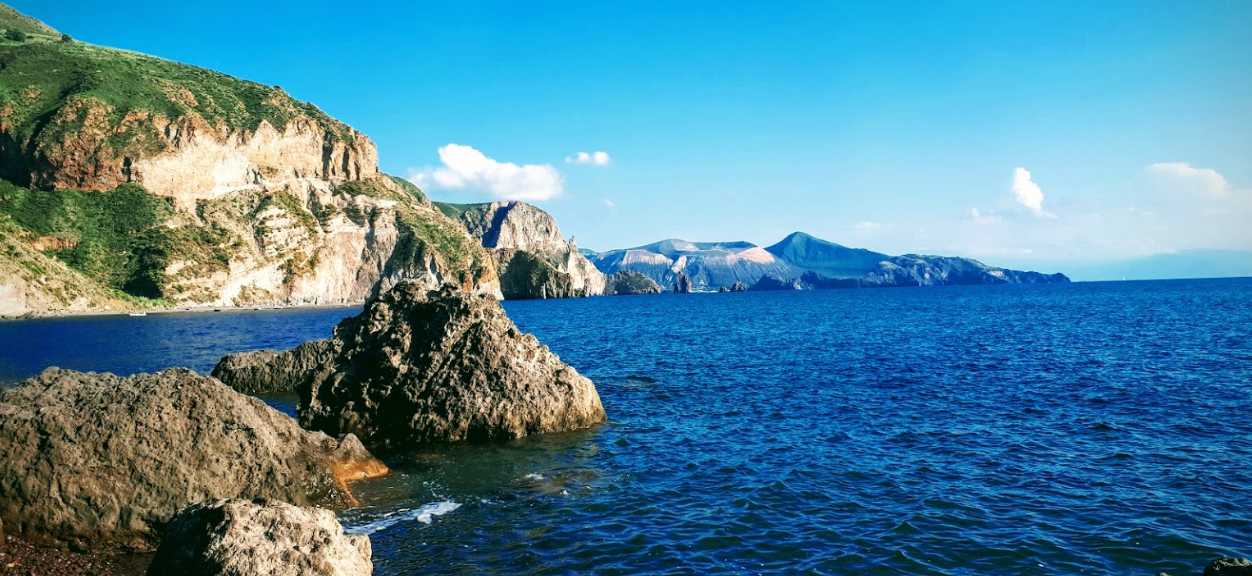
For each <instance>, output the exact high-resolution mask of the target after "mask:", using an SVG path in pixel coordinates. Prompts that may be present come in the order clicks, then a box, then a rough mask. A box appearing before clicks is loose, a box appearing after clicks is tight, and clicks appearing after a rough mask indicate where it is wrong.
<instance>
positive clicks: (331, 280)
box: [165, 177, 500, 306]
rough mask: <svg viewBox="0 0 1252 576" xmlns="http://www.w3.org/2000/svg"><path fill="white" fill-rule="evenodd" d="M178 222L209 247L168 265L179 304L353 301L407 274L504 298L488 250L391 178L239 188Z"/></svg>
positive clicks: (170, 289) (168, 293)
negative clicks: (207, 239)
mask: <svg viewBox="0 0 1252 576" xmlns="http://www.w3.org/2000/svg"><path fill="white" fill-rule="evenodd" d="M406 196H407V197H406ZM179 220H180V222H179V223H178V224H180V225H181V226H182V227H185V229H187V230H188V231H189V232H190V233H197V234H210V235H214V237H213V239H212V240H213V243H214V245H213V249H212V250H208V251H205V250H203V249H200V250H184V251H181V252H179V254H178V257H176V258H172V259H171V260H170V261H169V263H168V265H167V267H166V269H165V276H166V279H167V284H166V290H165V297H166V298H167V299H168V300H170V301H172V302H174V303H176V304H184V303H186V304H203V303H208V304H213V305H222V306H273V305H303V304H316V305H325V304H354V303H359V302H362V301H364V300H365V299H366V298H367V297H369V296H370V295H372V294H374V293H376V292H379V291H385V290H387V289H389V288H390V287H391V286H393V285H395V284H396V283H397V282H400V281H402V280H410V279H412V280H418V281H420V282H422V283H424V284H425V285H427V286H428V287H430V288H435V287H438V286H440V285H442V284H444V283H451V284H455V285H457V286H459V287H461V288H462V289H464V290H466V291H467V292H471V293H478V294H488V295H492V296H495V297H500V292H499V284H498V281H497V279H496V274H495V266H494V264H493V262H492V259H491V257H490V256H489V255H488V254H487V253H486V251H485V250H483V249H482V248H481V247H479V246H478V245H477V244H476V243H475V242H474V241H473V240H472V239H471V238H469V236H468V235H466V234H465V233H464V232H463V231H462V230H460V229H459V227H458V226H457V225H456V223H454V222H452V221H450V220H448V219H447V218H446V217H445V216H443V215H442V214H440V213H439V211H438V210H436V209H434V208H433V207H432V206H430V205H429V204H428V203H424V202H421V201H419V199H417V198H415V197H412V196H409V195H408V193H407V192H406V191H405V190H403V189H402V188H401V187H400V186H399V185H398V184H396V183H395V182H394V181H392V180H390V179H389V178H387V177H376V178H372V179H370V180H365V181H360V182H353V183H351V185H339V186H335V185H332V184H331V183H329V182H327V181H325V180H318V179H296V180H294V181H291V182H288V183H286V184H285V185H284V186H283V187H282V188H281V189H278V190H270V189H244V190H239V191H235V192H232V193H229V194H226V195H224V196H221V197H218V198H214V199H211V200H200V201H198V202H197V205H196V210H195V212H194V214H193V213H180V216H179ZM222 254H227V255H228V257H226V258H222Z"/></svg>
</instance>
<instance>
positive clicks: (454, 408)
mask: <svg viewBox="0 0 1252 576" xmlns="http://www.w3.org/2000/svg"><path fill="white" fill-rule="evenodd" d="M314 348H315V349H316V351H317V352H316V353H315V354H309V353H308V352H307V350H310V349H314ZM302 349H305V350H304V351H302ZM293 354H300V355H304V358H301V359H288V358H286V357H285V355H293ZM308 358H317V359H320V360H319V361H320V364H318V365H317V366H308V363H307V359H308ZM263 360H264V361H265V362H268V363H269V366H270V368H271V369H270V370H258V368H257V367H256V365H255V363H252V362H248V361H247V360H246V359H243V358H236V359H233V360H231V361H230V363H229V364H231V365H238V366H247V367H248V368H247V370H249V371H251V372H252V373H254V374H257V373H260V374H264V375H265V378H268V379H271V380H278V381H292V380H293V379H294V380H295V381H297V382H298V384H297V385H296V390H297V391H298V393H299V395H300V406H299V415H300V423H301V424H302V425H303V426H305V427H306V428H309V429H312V430H321V431H324V432H326V433H328V434H332V435H338V434H345V433H352V434H356V435H357V436H359V437H360V438H361V439H362V440H363V441H364V442H365V443H366V445H368V446H370V447H371V448H377V449H381V450H388V451H393V450H401V449H404V448H408V447H412V446H416V445H420V444H424V443H430V442H450V441H462V440H470V441H492V440H507V439H514V438H520V437H523V436H527V435H530V434H536V433H541V432H558V431H567V430H578V429H583V428H588V427H590V426H593V425H595V424H598V423H600V422H603V421H604V419H605V413H604V407H603V406H602V405H601V403H600V396H599V394H597V393H596V388H595V385H594V384H592V382H591V381H590V380H588V379H587V378H585V377H583V376H582V375H580V374H579V373H578V371H576V370H574V369H573V368H571V367H570V366H568V365H566V364H565V363H563V362H561V360H560V358H558V357H557V355H556V354H553V353H552V352H551V351H550V350H548V348H547V347H546V346H544V345H543V344H541V343H539V341H538V340H536V339H535V337H534V336H532V335H529V334H523V333H522V332H520V331H519V330H518V329H517V327H516V326H515V325H514V324H513V322H512V321H511V320H509V318H508V316H506V315H505V313H504V309H503V308H501V307H500V304H499V302H497V301H496V300H495V299H493V298H490V297H485V296H476V295H471V294H466V293H465V292H464V291H461V290H457V289H455V288H454V287H450V286H445V287H444V288H442V289H440V290H435V291H428V290H426V289H425V287H424V286H423V285H422V284H421V283H416V282H406V283H401V284H399V285H397V286H396V287H395V288H393V289H391V290H389V291H388V292H386V293H384V294H383V295H381V296H379V297H377V298H374V299H372V300H371V301H370V302H368V303H367V304H366V305H365V310H364V311H362V312H361V314H360V315H358V316H355V317H353V318H349V319H346V320H344V321H343V322H341V323H340V324H339V326H338V327H336V328H335V333H334V336H333V337H332V338H330V339H329V340H326V341H324V342H322V343H306V344H305V345H304V346H302V347H301V348H297V349H295V350H293V351H289V352H284V353H282V354H279V355H277V357H273V356H268V355H267V356H266V357H265V358H264V359H263ZM227 364H228V363H227V362H223V363H221V364H219V366H218V369H217V370H216V371H215V373H218V374H220V375H221V377H222V378H225V379H227V380H231V381H238V380H240V378H237V377H236V376H234V375H232V374H230V373H229V372H230V370H229V367H228V366H227ZM295 366H298V367H300V368H299V369H298V370H299V373H298V374H294V375H284V374H283V372H284V371H286V370H289V369H290V368H288V367H295Z"/></svg>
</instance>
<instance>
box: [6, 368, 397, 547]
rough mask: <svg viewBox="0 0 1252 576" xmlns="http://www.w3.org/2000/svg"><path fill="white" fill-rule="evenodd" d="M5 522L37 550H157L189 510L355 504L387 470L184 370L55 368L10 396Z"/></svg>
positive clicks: (361, 452) (358, 448) (357, 447)
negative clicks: (232, 502)
mask: <svg viewBox="0 0 1252 576" xmlns="http://www.w3.org/2000/svg"><path fill="white" fill-rule="evenodd" d="M0 454H4V457H3V458H0V518H2V519H3V522H4V525H5V527H6V529H7V530H9V531H10V533H13V534H18V535H21V536H24V537H27V538H28V539H31V540H33V541H36V542H45V543H54V544H69V545H71V546H75V547H85V546H86V545H87V544H90V545H91V546H92V547H94V548H101V547H119V548H131V549H148V548H151V546H152V545H153V543H154V541H155V539H156V537H157V536H158V534H159V532H160V529H161V527H162V526H163V525H164V523H165V522H167V521H168V520H169V519H170V518H171V517H173V516H174V514H175V513H177V512H178V511H179V510H182V509H183V508H185V507H186V506H188V505H191V504H194V503H197V502H204V501H210V500H216V499H220V498H270V499H276V500H282V501H287V502H292V503H297V504H310V503H323V504H327V505H342V504H348V503H351V502H352V496H351V493H350V492H349V491H348V488H347V484H346V483H347V481H349V480H354V479H359V478H364V477H369V476H376V475H381V474H384V473H386V472H387V468H386V466H384V465H383V464H382V463H381V462H379V461H378V460H376V459H374V458H373V457H372V456H371V455H370V454H369V452H367V451H366V450H365V448H364V446H363V445H362V444H361V443H360V441H358V440H357V439H356V438H355V437H352V436H346V437H344V438H343V439H342V440H338V441H337V440H335V439H334V438H331V437H330V436H327V435H325V434H321V433H315V432H308V431H305V430H302V429H300V427H299V426H298V425H297V424H296V422H295V421H294V420H292V419H291V418H290V417H288V416H286V415H284V414H282V413H280V412H278V411H277V410H274V409H273V408H270V407H269V406H267V405H266V404H265V403H264V402H262V401H260V400H257V399H255V398H251V397H248V396H245V395H243V394H239V393H238V392H235V391H234V390H231V389H230V388H227V387H226V386H225V385H223V384H222V383H221V382H218V381H217V380H214V379H212V378H207V377H204V376H200V375H197V374H196V373H194V372H191V371H189V370H182V369H175V370H166V371H163V372H158V373H155V374H138V375H135V376H131V377H129V378H121V377H118V376H115V375H113V374H97V373H83V372H75V371H72V370H62V369H58V368H50V369H48V370H45V371H44V372H43V373H42V374H40V375H39V376H37V377H35V378H32V379H30V380H27V381H25V382H23V383H21V384H20V385H19V386H17V387H15V388H12V389H8V390H4V391H3V392H0Z"/></svg>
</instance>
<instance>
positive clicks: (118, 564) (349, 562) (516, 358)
mask: <svg viewBox="0 0 1252 576" xmlns="http://www.w3.org/2000/svg"><path fill="white" fill-rule="evenodd" d="M214 375H215V376H217V377H220V378H221V380H219V379H218V378H216V377H206V376H201V375H198V374H196V373H195V372H192V371H190V370H185V369H170V370H164V371H161V372H157V373H153V374H136V375H134V376H130V377H126V378H122V377H119V376H115V375H112V374H102V373H84V372H76V371H72V370H63V369H59V368H49V369H47V370H45V371H44V372H43V373H42V374H40V375H39V376H36V377H35V378H31V379H28V380H26V381H23V382H22V383H20V384H19V385H17V386H16V387H13V388H8V389H5V390H2V391H0V452H3V453H4V454H6V458H4V459H2V460H0V521H2V522H3V524H0V526H3V527H4V529H6V530H7V532H8V535H7V536H6V537H4V538H3V539H0V541H2V542H4V548H3V550H0V553H3V554H4V556H3V557H2V558H3V559H5V562H0V569H2V570H0V572H2V573H19V574H20V573H24V572H23V571H24V570H25V571H27V572H28V573H35V574H138V573H141V572H143V571H145V570H146V571H147V573H148V574H167V573H187V574H238V575H243V574H258V575H259V574H292V575H296V574H322V575H326V576H348V575H351V576H357V575H363V574H370V573H371V572H372V564H371V560H370V544H369V539H368V537H366V536H350V535H345V534H344V532H343V529H342V527H341V526H340V525H339V523H338V521H337V520H336V519H335V515H334V512H333V511H334V510H336V509H342V508H348V507H354V506H358V505H360V503H359V502H358V501H357V500H356V498H355V497H354V496H353V494H352V490H351V487H350V484H351V483H352V482H355V481H359V480H364V479H368V478H374V477H378V476H382V475H385V474H387V473H388V472H389V470H388V468H387V466H386V465H385V464H384V463H383V462H382V461H380V460H378V459H377V458H375V457H374V456H373V455H372V454H371V452H370V451H369V450H368V449H367V448H366V445H368V446H370V447H371V448H372V449H375V450H379V451H380V452H386V453H395V452H400V451H404V450H409V449H412V448H417V447H420V446H421V445H423V444H428V443H435V442H456V441H471V442H473V441H479V442H483V441H495V440H502V439H510V438H518V437H521V436H525V435H529V434H537V433H543V432H555V431H565V430H574V429H583V428H587V427H591V426H594V425H596V424H598V423H600V422H603V421H604V419H605V412H604V408H603V406H602V405H601V404H600V398H599V395H598V394H597V392H596V390H595V386H594V384H593V383H592V382H591V381H590V380H588V379H586V378H585V377H583V376H581V375H579V374H578V372H577V371H575V370H574V369H573V368H571V367H569V366H567V365H565V364H564V363H563V362H561V361H560V359H559V358H557V357H556V355H555V354H552V353H551V351H549V350H548V349H547V348H546V347H544V346H543V345H542V344H540V343H539V342H538V341H537V340H536V339H535V338H534V337H533V336H531V335H528V334H523V333H521V332H520V331H519V330H518V329H517V328H516V326H514V325H513V323H512V321H510V320H509V319H508V317H507V316H506V315H505V314H504V311H503V309H502V308H501V306H500V304H499V302H498V301H497V300H496V299H494V298H492V297H490V296H485V295H472V294H467V293H465V292H463V291H461V290H460V289H459V288H454V287H450V286H449V287H444V288H443V289H440V290H435V291H429V290H427V289H426V288H425V285H424V283H423V282H420V281H406V282H401V283H399V284H397V285H396V286H395V287H394V288H392V289H391V290H389V291H387V292H385V293H383V294H382V295H380V296H377V297H375V298H374V299H372V300H371V301H370V302H368V303H367V304H366V306H365V309H364V310H363V311H362V312H361V314H359V315H357V316H355V317H352V318H348V319H346V320H344V321H343V322H342V323H341V324H340V326H339V327H338V328H337V329H336V330H335V336H334V337H332V338H331V339H329V340H323V341H314V342H308V343H305V344H303V345H301V346H299V347H297V348H295V349H293V350H291V351H287V352H267V351H259V352H249V353H243V354H232V355H229V356H227V357H226V358H223V360H222V361H221V362H220V363H219V365H218V367H217V368H216V369H215V370H214ZM223 381H225V382H227V383H229V384H230V385H227V384H224V383H223ZM275 390H287V391H295V392H297V393H299V395H300V396H301V401H300V410H299V412H300V420H299V422H297V421H296V420H294V419H292V418H291V417H289V416H287V415H285V414H282V413H280V412H278V411H277V410H274V409H273V408H271V407H269V406H268V405H266V404H265V403H264V402H262V401H260V400H259V399H256V398H254V397H252V396H250V395H249V394H256V393H264V392H270V391H275ZM358 435H360V436H361V438H363V439H365V445H363V444H362V442H361V441H360V440H358V439H357V437H358ZM154 552H155V555H153V553H154ZM149 561H151V566H150V567H145V565H146V564H147V563H148V562H149Z"/></svg>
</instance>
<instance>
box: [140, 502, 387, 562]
mask: <svg viewBox="0 0 1252 576" xmlns="http://www.w3.org/2000/svg"><path fill="white" fill-rule="evenodd" d="M370 556H371V548H370V540H369V537H368V536H364V535H351V534H344V532H343V527H342V526H340V525H339V521H338V520H336V519H335V514H334V513H333V512H331V511H330V510H323V509H319V508H300V507H297V506H292V505H291V504H285V503H281V502H266V501H247V500H222V501H217V502H213V503H207V504H202V505H196V506H192V507H190V508H188V509H186V510H184V511H182V512H180V513H179V514H178V515H177V516H175V517H174V519H173V520H172V521H171V522H170V523H169V527H168V528H167V529H166V531H165V534H164V536H163V537H162V539H161V546H160V548H158V549H157V553H156V558H154V559H153V561H152V565H151V566H150V567H149V569H148V574H150V575H151V576H162V575H165V574H182V575H186V576H219V575H231V576H368V575H369V574H371V573H372V572H373V570H374V566H373V563H372V562H371V560H370Z"/></svg>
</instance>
